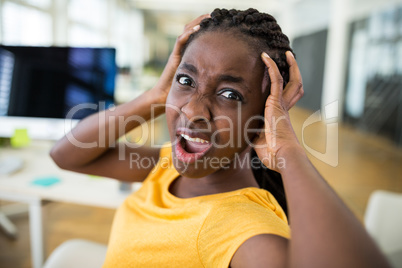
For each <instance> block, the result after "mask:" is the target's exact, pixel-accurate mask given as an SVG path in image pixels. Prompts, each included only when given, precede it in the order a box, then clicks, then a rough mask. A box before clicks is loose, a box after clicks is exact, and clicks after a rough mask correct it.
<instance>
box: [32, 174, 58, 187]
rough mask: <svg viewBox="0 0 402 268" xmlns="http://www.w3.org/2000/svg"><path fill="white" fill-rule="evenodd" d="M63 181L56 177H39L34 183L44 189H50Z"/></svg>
mask: <svg viewBox="0 0 402 268" xmlns="http://www.w3.org/2000/svg"><path fill="white" fill-rule="evenodd" d="M60 181H61V180H60V179H59V178H58V177H55V176H43V177H38V178H35V179H34V180H33V181H32V184H33V185H38V186H42V187H49V186H52V185H54V184H56V183H59V182H60Z"/></svg>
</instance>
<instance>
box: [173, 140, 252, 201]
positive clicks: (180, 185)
mask: <svg viewBox="0 0 402 268" xmlns="http://www.w3.org/2000/svg"><path fill="white" fill-rule="evenodd" d="M249 154H250V150H249V148H247V149H246V150H244V151H243V152H242V153H241V154H240V156H239V158H238V159H240V160H241V163H244V165H243V167H241V165H239V163H234V162H232V163H231V164H230V166H229V167H228V168H225V169H219V170H218V171H216V172H214V173H212V174H209V175H207V176H205V177H202V178H197V179H194V178H188V177H185V176H180V177H179V178H178V179H176V180H175V181H174V182H173V183H172V184H171V186H170V189H169V190H170V192H171V193H172V194H173V195H175V196H177V197H180V198H191V197H196V196H202V195H211V194H218V193H224V192H230V191H235V190H238V189H242V188H246V187H259V186H258V183H257V182H256V180H255V179H254V176H253V172H252V170H251V168H250V165H249V163H246V162H247V161H250V155H249ZM239 166H240V167H239Z"/></svg>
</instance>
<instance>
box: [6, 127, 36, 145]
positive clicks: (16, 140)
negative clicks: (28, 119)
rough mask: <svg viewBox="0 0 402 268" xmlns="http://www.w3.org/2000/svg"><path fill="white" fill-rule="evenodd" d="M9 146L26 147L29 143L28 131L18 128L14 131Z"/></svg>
mask: <svg viewBox="0 0 402 268" xmlns="http://www.w3.org/2000/svg"><path fill="white" fill-rule="evenodd" d="M10 143H11V146H12V147H14V148H20V147H26V146H28V145H29V144H30V143H31V139H30V138H29V135H28V129H26V128H19V129H16V130H15V131H14V135H13V136H12V137H11V139H10Z"/></svg>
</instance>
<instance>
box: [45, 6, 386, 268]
mask: <svg viewBox="0 0 402 268" xmlns="http://www.w3.org/2000/svg"><path fill="white" fill-rule="evenodd" d="M301 81H302V80H301V76H300V72H299V69H298V67H297V63H296V61H295V58H294V57H293V54H292V52H291V49H290V47H289V41H288V39H287V37H286V36H285V35H284V34H283V33H282V32H281V29H280V27H279V26H278V24H277V23H276V21H275V19H274V18H273V17H272V16H270V15H267V14H263V13H259V12H258V11H257V10H254V9H249V10H246V11H236V10H230V11H228V10H225V9H222V10H219V9H217V10H215V11H214V12H212V14H211V16H209V15H204V16H201V17H199V18H197V19H196V20H194V21H193V22H191V23H190V24H189V25H187V26H186V28H185V31H184V33H183V34H182V35H181V36H180V37H179V38H178V39H177V42H176V45H175V48H174V51H173V52H172V54H171V56H170V58H169V61H168V64H167V66H166V68H165V70H164V72H163V74H162V76H161V78H160V80H159V82H158V84H157V85H156V86H155V87H154V88H152V89H151V90H149V91H147V92H146V93H144V94H143V95H141V96H140V97H138V98H137V99H135V100H132V101H130V102H128V103H126V104H123V105H120V106H118V107H116V108H115V109H113V110H108V111H104V112H101V113H99V114H96V115H93V116H91V117H88V118H86V119H85V120H83V121H82V122H80V124H78V125H77V127H76V128H75V129H74V130H73V131H72V133H71V134H70V136H71V135H73V136H74V138H75V139H76V140H78V141H80V142H81V143H85V144H94V146H88V147H91V148H79V147H77V146H74V145H73V144H72V143H70V141H69V140H68V138H67V137H65V138H63V139H62V140H60V141H59V142H58V143H57V144H56V145H55V147H54V148H53V149H52V152H51V155H52V157H53V159H54V160H55V162H56V163H57V164H58V165H59V166H60V167H62V168H65V169H69V170H73V171H77V172H83V173H89V174H96V175H102V176H107V177H111V178H116V179H119V180H123V181H143V182H144V183H143V186H142V188H141V189H140V190H139V191H137V192H136V193H134V194H132V195H131V196H130V197H129V198H127V200H126V202H125V203H124V204H123V205H122V206H121V208H119V210H118V211H117V213H116V216H115V221H114V223H113V228H112V233H111V237H110V241H109V249H108V253H107V257H106V261H105V267H160V266H162V267H166V266H167V267H170V266H172V267H198V266H200V267H228V266H230V267H265V266H269V267H287V266H289V267H290V266H291V267H387V266H388V264H387V262H386V260H385V259H384V257H383V256H382V255H381V253H380V252H379V251H378V249H377V248H376V246H375V245H374V243H373V241H372V240H371V239H370V238H369V236H368V235H367V233H366V232H365V231H364V229H363V228H362V226H361V224H360V223H359V222H358V221H357V220H356V219H355V217H354V216H353V214H352V213H351V212H350V211H349V210H348V208H347V207H346V206H345V205H344V204H343V203H342V201H341V200H340V199H339V198H338V197H337V195H336V194H335V193H334V192H333V191H332V190H331V188H330V187H329V186H328V185H327V184H326V182H325V181H324V179H322V177H321V176H320V174H319V173H318V172H317V171H316V170H315V168H314V167H313V166H312V164H311V163H310V161H309V160H308V158H307V156H306V154H305V152H304V151H303V149H302V147H301V146H300V144H299V143H298V141H297V138H296V136H295V134H294V132H293V129H292V126H291V123H290V120H289V115H288V109H290V108H291V107H292V106H293V105H294V104H295V103H296V102H297V101H298V100H299V99H300V98H301V96H302V95H303V87H302V82H301ZM282 89H283V90H282ZM152 104H166V118H167V122H168V128H169V133H170V136H171V146H170V145H169V146H168V147H165V148H162V149H159V148H148V147H145V146H141V147H139V148H135V147H134V146H128V145H124V144H123V145H122V143H120V144H118V141H116V140H115V139H114V138H113V137H118V136H120V135H121V134H123V133H120V132H119V129H120V128H121V126H119V125H118V124H119V120H109V119H110V118H116V117H118V118H123V119H124V121H125V122H127V124H125V126H124V132H127V131H129V130H131V129H133V128H134V127H136V126H138V125H139V121H140V120H129V118H130V117H131V118H133V116H134V118H140V117H141V118H144V119H145V120H148V119H150V118H151V107H152ZM158 107H159V108H157V109H156V110H155V109H154V112H155V113H156V115H160V114H162V113H163V112H165V109H164V108H161V106H158ZM120 122H121V120H120ZM101 130H102V131H101ZM98 138H102V140H98ZM102 142H103V144H102ZM101 145H105V146H101ZM117 145H119V146H117ZM123 146H124V147H123ZM254 150H255V151H254ZM122 153H124V155H122ZM133 155H136V156H139V158H136V159H148V160H149V161H151V162H158V164H157V166H156V167H155V168H153V167H151V166H149V165H146V166H145V165H143V166H141V165H138V162H137V164H134V165H133V163H132V160H133V158H132V156H133ZM257 157H258V158H257ZM119 159H121V160H119ZM258 159H259V160H258ZM130 160H131V162H130ZM256 160H257V161H256ZM261 162H262V163H263V164H264V165H263V166H262V165H261ZM264 166H265V167H267V168H269V169H266V168H265V167H264ZM152 168H153V169H152ZM279 174H280V176H279ZM282 180H283V184H282ZM283 186H284V189H285V191H286V200H285V199H284V191H283ZM260 187H264V188H266V190H265V189H261V188H260ZM267 190H269V191H267ZM272 194H273V195H272ZM286 201H287V204H286ZM278 202H279V203H278ZM286 206H287V209H286ZM286 210H288V214H289V217H290V223H291V225H290V228H289V225H288V221H287V217H286V214H285V211H286ZM290 230H291V238H290Z"/></svg>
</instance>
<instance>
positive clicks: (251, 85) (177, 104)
mask: <svg viewBox="0 0 402 268" xmlns="http://www.w3.org/2000/svg"><path fill="white" fill-rule="evenodd" d="M240 38H241V37H240ZM240 38H239V37H236V36H234V35H233V34H230V33H227V32H226V33H222V32H207V33H204V34H202V35H201V36H199V37H198V38H196V39H195V40H194V41H192V42H191V43H190V45H189V46H188V47H187V49H186V51H185V53H184V55H183V58H182V61H181V63H180V66H179V67H178V69H177V72H176V76H175V78H174V80H173V84H172V88H171V90H170V93H169V96H168V98H167V103H166V105H167V107H166V118H167V123H168V128H169V134H170V137H171V142H172V145H173V161H174V165H175V168H176V169H177V170H178V172H179V173H180V174H181V175H183V176H186V177H193V178H199V177H204V176H207V175H209V174H211V173H213V172H215V171H217V170H219V169H221V168H228V167H230V166H231V163H232V166H233V161H234V160H235V159H236V154H237V157H239V156H240V153H242V152H243V151H244V150H245V149H246V148H247V145H248V144H250V142H251V141H252V139H253V138H254V137H255V135H256V129H257V128H258V127H259V126H260V123H261V121H262V120H261V116H260V115H261V114H262V111H263V109H264V105H265V100H266V98H267V96H268V88H267V83H266V82H263V77H264V67H263V63H262V60H261V59H260V56H259V54H257V53H255V52H253V51H251V49H250V46H248V45H247V43H245V41H243V40H242V39H240ZM253 117H254V118H253ZM256 117H258V118H256Z"/></svg>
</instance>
